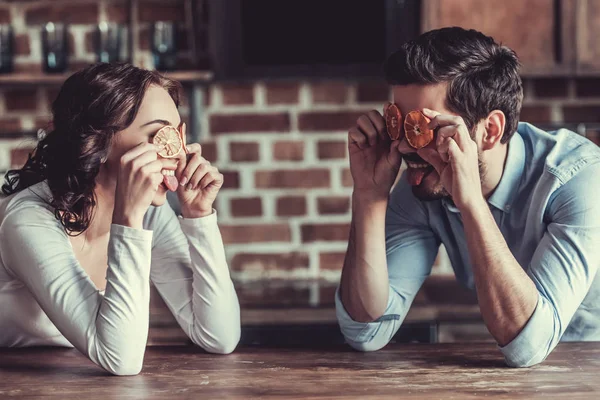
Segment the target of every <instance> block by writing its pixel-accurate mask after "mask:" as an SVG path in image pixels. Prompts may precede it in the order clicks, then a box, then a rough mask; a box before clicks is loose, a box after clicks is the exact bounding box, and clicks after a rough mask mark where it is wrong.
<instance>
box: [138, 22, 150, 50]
mask: <svg viewBox="0 0 600 400" xmlns="http://www.w3.org/2000/svg"><path fill="white" fill-rule="evenodd" d="M138 45H139V46H140V50H150V27H149V26H147V25H146V26H142V27H140V29H139V31H138Z"/></svg>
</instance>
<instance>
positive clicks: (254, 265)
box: [231, 252, 309, 271]
mask: <svg viewBox="0 0 600 400" xmlns="http://www.w3.org/2000/svg"><path fill="white" fill-rule="evenodd" d="M308 264H309V260H308V254H306V253H300V252H292V253H282V254H272V253H271V254H269V253H267V254H252V253H240V254H236V255H235V256H233V258H232V259H231V269H233V270H234V271H244V270H249V269H252V270H256V269H260V270H263V271H272V270H292V269H297V268H308Z"/></svg>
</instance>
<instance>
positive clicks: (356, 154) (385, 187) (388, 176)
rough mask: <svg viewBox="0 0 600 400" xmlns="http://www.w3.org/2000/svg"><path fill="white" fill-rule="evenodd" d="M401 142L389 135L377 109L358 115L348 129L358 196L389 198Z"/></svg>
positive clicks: (352, 169) (396, 173)
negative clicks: (351, 126) (353, 124)
mask: <svg viewBox="0 0 600 400" xmlns="http://www.w3.org/2000/svg"><path fill="white" fill-rule="evenodd" d="M399 143H400V141H392V140H391V139H390V137H389V136H388V134H387V130H386V127H385V120H384V119H383V117H382V116H381V114H380V113H379V112H378V111H375V110H372V111H369V112H368V113H367V114H364V115H361V116H360V118H358V121H356V126H355V127H353V128H352V129H350V131H349V132H348V152H349V154H350V171H351V173H352V179H353V180H354V192H355V195H358V196H360V197H365V198H369V199H377V200H385V201H387V197H388V195H389V193H390V190H391V188H392V185H393V184H394V181H395V180H396V176H397V175H398V171H399V169H400V164H401V163H402V157H401V155H400V153H399V152H398V144H399Z"/></svg>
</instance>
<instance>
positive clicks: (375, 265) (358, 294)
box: [340, 195, 389, 322]
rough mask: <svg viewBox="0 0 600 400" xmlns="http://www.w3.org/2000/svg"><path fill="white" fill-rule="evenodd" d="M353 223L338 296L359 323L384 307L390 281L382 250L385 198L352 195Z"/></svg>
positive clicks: (379, 313)
mask: <svg viewBox="0 0 600 400" xmlns="http://www.w3.org/2000/svg"><path fill="white" fill-rule="evenodd" d="M352 208H353V210H352V211H353V212H352V225H351V229H350V239H349V241H348V250H347V252H346V258H345V261H344V268H343V270H342V279H341V284H340V296H341V299H342V303H343V304H344V308H345V309H346V311H347V312H348V314H350V316H351V317H352V319H354V320H355V321H358V322H372V321H374V320H376V319H377V318H379V317H380V316H382V315H383V313H384V312H385V309H386V307H387V301H388V292H389V281H388V271H387V263H386V253H385V214H386V208H387V201H386V200H377V201H374V200H371V199H369V200H365V199H361V198H359V197H358V196H356V195H354V196H353V206H352Z"/></svg>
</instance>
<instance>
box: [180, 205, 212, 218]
mask: <svg viewBox="0 0 600 400" xmlns="http://www.w3.org/2000/svg"><path fill="white" fill-rule="evenodd" d="M212 213H213V209H212V207H211V208H209V209H206V210H203V209H188V208H185V207H182V208H181V215H182V216H183V218H204V217H208V216H209V215H211V214H212Z"/></svg>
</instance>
